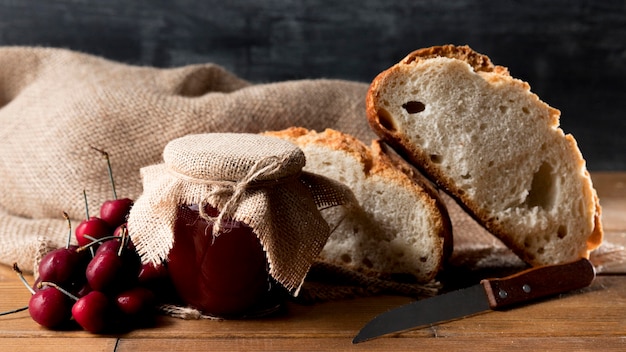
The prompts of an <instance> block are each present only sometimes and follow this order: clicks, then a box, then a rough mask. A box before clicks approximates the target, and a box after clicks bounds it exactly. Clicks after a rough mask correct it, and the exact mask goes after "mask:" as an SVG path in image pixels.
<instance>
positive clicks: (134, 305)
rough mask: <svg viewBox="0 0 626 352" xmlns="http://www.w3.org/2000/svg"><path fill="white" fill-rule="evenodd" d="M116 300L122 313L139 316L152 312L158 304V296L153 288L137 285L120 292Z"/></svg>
mask: <svg viewBox="0 0 626 352" xmlns="http://www.w3.org/2000/svg"><path fill="white" fill-rule="evenodd" d="M115 301H116V304H117V307H118V308H119V310H120V311H121V312H122V313H124V314H126V315H128V316H134V317H139V316H141V315H147V313H150V312H151V310H152V309H153V308H154V307H155V305H156V296H155V295H154V293H153V292H152V291H151V290H149V289H147V288H145V287H141V286H136V287H133V288H131V289H128V290H126V291H124V292H122V293H120V294H118V295H117V297H116V298H115Z"/></svg>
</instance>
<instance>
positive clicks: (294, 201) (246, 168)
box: [128, 133, 356, 295]
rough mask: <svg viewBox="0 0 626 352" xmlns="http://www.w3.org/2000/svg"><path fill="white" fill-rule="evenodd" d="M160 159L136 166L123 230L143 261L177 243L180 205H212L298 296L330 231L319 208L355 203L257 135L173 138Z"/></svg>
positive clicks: (288, 151)
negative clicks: (241, 228)
mask: <svg viewBox="0 0 626 352" xmlns="http://www.w3.org/2000/svg"><path fill="white" fill-rule="evenodd" d="M163 160H164V162H163V163H161V164H157V165H152V166H148V167H145V168H143V169H142V170H141V172H142V177H143V185H144V193H143V195H142V196H141V197H139V199H137V201H136V203H135V205H134V207H133V208H132V211H131V213H130V216H129V218H128V229H129V233H130V235H131V238H132V239H133V242H134V243H135V245H136V247H137V250H138V252H139V253H140V255H141V257H142V259H143V260H144V261H145V262H160V261H162V260H165V259H166V258H167V256H168V253H169V250H170V249H171V248H172V246H173V242H174V223H175V220H176V215H177V210H178V206H179V205H189V204H198V205H199V209H201V210H202V209H204V206H205V205H210V206H211V207H214V208H216V209H217V210H218V211H219V215H218V216H217V217H216V218H211V217H210V216H209V215H207V214H205V213H203V211H200V216H202V217H205V218H207V220H209V221H211V222H213V223H215V226H213V234H212V235H213V236H219V235H221V236H228V233H227V232H225V233H221V232H220V224H222V222H223V220H226V219H232V220H236V221H241V222H243V223H245V224H246V225H248V226H249V227H250V228H252V230H253V232H254V233H255V234H256V235H257V237H258V238H259V240H260V242H261V244H262V246H263V248H264V250H265V252H266V254H267V259H268V263H269V273H270V275H271V276H272V277H273V278H274V279H275V280H276V281H278V282H279V283H280V284H282V285H283V286H284V287H285V288H286V289H287V290H289V291H290V292H292V293H293V294H294V295H297V293H298V291H299V289H300V286H301V285H302V283H303V281H304V278H305V276H306V274H307V272H308V271H309V268H310V267H311V265H312V264H313V262H314V261H315V260H316V258H317V256H318V255H319V253H320V251H321V250H322V248H323V247H324V244H325V243H326V240H327V239H328V236H329V234H330V229H329V226H328V224H327V222H326V221H325V220H324V217H323V216H322V215H321V213H320V210H319V209H320V208H326V207H329V206H338V205H344V206H346V207H350V206H353V205H354V204H356V203H355V202H356V201H355V200H354V196H353V195H352V192H351V191H350V190H349V189H348V188H347V187H345V186H344V185H342V184H340V183H338V182H336V181H333V180H331V179H328V178H325V177H322V176H319V175H315V174H312V173H308V172H304V171H302V167H303V166H304V165H305V162H306V160H305V157H304V153H303V152H302V151H301V150H300V149H299V148H298V147H296V146H295V145H293V144H291V143H289V142H286V141H284V140H281V139H278V138H273V137H266V136H261V135H255V134H240V133H207V134H194V135H188V136H185V137H181V138H178V139H175V140H173V141H171V142H170V143H168V144H167V146H166V147H165V149H164V151H163Z"/></svg>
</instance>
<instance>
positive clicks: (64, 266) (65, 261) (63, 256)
mask: <svg viewBox="0 0 626 352" xmlns="http://www.w3.org/2000/svg"><path fill="white" fill-rule="evenodd" d="M77 248H78V247H77V246H70V247H69V248H58V249H55V250H53V251H51V252H48V253H47V254H46V255H45V256H44V257H43V258H42V259H41V261H40V262H39V278H38V280H39V281H51V282H55V283H57V284H58V285H62V286H69V285H71V284H73V283H77V282H79V281H84V279H83V277H84V274H83V273H84V270H85V268H86V267H87V262H88V260H89V256H87V255H86V252H79V251H77V250H76V249H77Z"/></svg>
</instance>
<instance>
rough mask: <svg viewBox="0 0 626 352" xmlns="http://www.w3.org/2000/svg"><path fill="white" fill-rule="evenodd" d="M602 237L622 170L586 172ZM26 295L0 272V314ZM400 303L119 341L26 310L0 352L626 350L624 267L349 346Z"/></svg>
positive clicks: (351, 305) (620, 200)
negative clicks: (534, 297) (55, 325)
mask: <svg viewBox="0 0 626 352" xmlns="http://www.w3.org/2000/svg"><path fill="white" fill-rule="evenodd" d="M592 177H593V179H594V184H595V186H596V189H597V190H598V194H599V195H600V199H601V204H602V205H603V211H604V213H603V215H604V218H603V221H604V226H605V230H606V239H607V241H610V242H611V243H613V244H616V245H626V217H625V216H624V214H625V212H626V173H621V172H620V173H594V174H593V175H592ZM28 298H29V294H28V292H27V291H26V290H25V288H24V287H23V286H22V284H21V282H19V281H18V280H17V278H16V275H15V274H14V273H13V272H12V271H11V270H10V268H8V267H6V266H0V311H5V310H9V309H12V308H16V307H20V306H24V305H25V304H27V302H28ZM408 301H409V299H408V298H406V297H395V296H383V297H380V296H379V297H367V298H358V299H350V300H344V301H339V302H330V303H322V304H315V305H309V306H303V305H296V304H289V305H288V306H287V307H286V312H285V313H284V314H280V315H278V316H275V317H271V318H266V319H260V320H249V321H209V320H193V321H189V320H180V319H175V318H170V317H159V320H158V323H157V326H156V327H153V328H147V329H139V330H135V331H132V332H130V333H127V334H123V335H114V336H111V335H102V336H100V335H92V334H89V333H87V332H84V331H78V330H77V331H61V332H59V331H50V330H46V329H44V328H42V327H40V326H38V325H37V324H36V323H35V322H33V321H32V320H31V319H30V316H29V315H28V312H26V311H24V312H20V313H16V314H12V315H8V316H2V317H0V338H1V339H0V351H6V352H9V351H46V350H49V351H81V352H84V351H89V352H95V351H117V352H122V351H222V350H223V351H236V350H248V351H251V350H254V351H259V350H262V351H344V350H354V351H372V350H381V351H396V350H412V351H418V350H423V351H504V350H515V351H516V352H517V351H547V350H550V351H580V350H598V351H625V350H626V266H624V265H616V266H613V267H610V268H608V269H607V271H606V272H603V273H600V275H599V276H598V277H597V279H596V280H595V281H594V283H593V284H592V285H591V286H590V287H589V288H586V289H583V290H580V291H577V292H572V293H568V294H564V295H561V296H559V297H556V298H553V299H549V300H545V301H541V302H538V303H536V304H533V305H528V306H525V307H520V308H517V309H513V310H509V311H504V312H488V313H485V314H479V315H474V316H471V317H467V318H464V319H461V320H457V321H453V322H447V323H443V324H440V325H436V326H431V327H427V328H423V329H419V330H413V331H410V332H406V333H403V334H399V335H392V336H388V337H383V338H379V339H375V340H371V341H368V342H364V343H361V344H357V345H352V343H351V341H352V338H353V337H354V336H355V334H356V333H357V331H358V330H359V329H360V328H361V327H362V325H363V324H365V323H366V322H367V321H369V320H370V319H371V318H372V317H374V316H375V315H377V314H378V313H380V312H383V311H385V310H387V309H389V308H392V307H396V306H398V305H400V304H403V303H406V302H408Z"/></svg>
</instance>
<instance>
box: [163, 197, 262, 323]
mask: <svg viewBox="0 0 626 352" xmlns="http://www.w3.org/2000/svg"><path fill="white" fill-rule="evenodd" d="M207 213H210V214H213V213H215V210H214V209H210V208H209V209H207ZM230 225H231V226H229V229H227V230H226V231H225V232H223V233H221V234H220V235H219V236H217V237H213V236H212V235H211V233H212V231H211V230H212V224H211V223H208V222H207V221H205V220H204V219H202V218H199V217H198V212H197V211H195V210H193V209H191V208H190V207H186V206H181V207H180V208H179V210H178V218H177V219H176V222H175V226H174V246H173V248H172V249H171V250H170V252H169V255H168V260H169V261H168V271H169V273H170V278H171V280H172V282H173V284H174V286H175V287H176V290H177V292H178V294H179V295H180V297H181V298H182V299H183V300H184V301H185V302H186V303H187V304H189V305H191V306H194V307H195V308H198V309H200V310H201V311H203V312H204V313H206V314H213V315H218V316H237V315H241V314H244V313H246V312H247V310H249V309H251V308H252V307H253V306H254V305H255V304H257V303H259V302H260V300H261V299H262V298H264V297H265V296H266V294H267V292H268V289H269V283H268V279H269V276H268V273H267V259H266V257H265V252H264V250H263V247H262V246H261V243H260V242H259V240H258V238H257V237H256V235H255V234H254V233H253V232H252V230H251V228H249V227H248V226H246V225H245V224H243V223H238V222H233V223H232V224H230Z"/></svg>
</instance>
